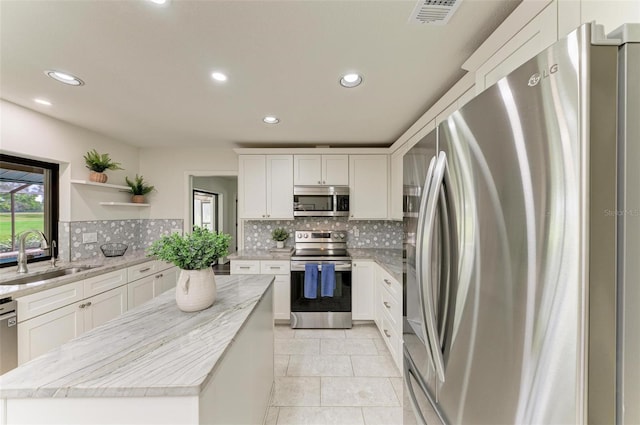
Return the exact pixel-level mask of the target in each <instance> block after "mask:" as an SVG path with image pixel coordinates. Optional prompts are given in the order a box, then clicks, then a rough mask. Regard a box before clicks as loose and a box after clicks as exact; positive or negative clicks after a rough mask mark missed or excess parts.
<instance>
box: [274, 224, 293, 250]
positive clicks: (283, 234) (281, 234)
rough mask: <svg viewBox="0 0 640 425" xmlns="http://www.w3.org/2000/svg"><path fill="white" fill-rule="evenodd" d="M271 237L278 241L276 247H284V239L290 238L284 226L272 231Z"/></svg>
mask: <svg viewBox="0 0 640 425" xmlns="http://www.w3.org/2000/svg"><path fill="white" fill-rule="evenodd" d="M271 238H272V239H273V240H274V241H276V248H284V241H286V240H287V239H289V232H287V230H286V229H285V228H284V227H276V228H275V229H273V231H272V232H271Z"/></svg>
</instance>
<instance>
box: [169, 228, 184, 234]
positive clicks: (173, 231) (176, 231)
mask: <svg viewBox="0 0 640 425" xmlns="http://www.w3.org/2000/svg"><path fill="white" fill-rule="evenodd" d="M174 233H177V234H179V235H181V234H182V229H171V234H172V235H173V234H174Z"/></svg>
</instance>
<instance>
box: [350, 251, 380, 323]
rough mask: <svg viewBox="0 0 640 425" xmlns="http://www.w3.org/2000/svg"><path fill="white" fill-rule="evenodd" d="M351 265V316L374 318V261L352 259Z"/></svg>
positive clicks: (360, 318) (356, 318)
mask: <svg viewBox="0 0 640 425" xmlns="http://www.w3.org/2000/svg"><path fill="white" fill-rule="evenodd" d="M351 267H352V268H351V318H352V319H353V320H374V295H375V284H376V281H375V267H376V263H374V262H373V261H353V263H352V264H351Z"/></svg>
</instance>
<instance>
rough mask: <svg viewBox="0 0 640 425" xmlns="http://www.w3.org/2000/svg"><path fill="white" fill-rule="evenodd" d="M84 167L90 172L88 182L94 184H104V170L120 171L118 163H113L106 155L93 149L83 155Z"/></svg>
mask: <svg viewBox="0 0 640 425" xmlns="http://www.w3.org/2000/svg"><path fill="white" fill-rule="evenodd" d="M84 162H85V163H86V167H87V168H88V169H89V170H91V173H89V180H90V181H92V182H96V183H106V182H107V175H106V174H105V173H104V171H105V170H122V169H123V168H121V167H120V163H119V162H113V161H112V160H111V157H110V156H109V154H108V153H103V154H99V153H98V151H96V150H95V149H92V150H90V151H89V152H87V153H86V154H85V155H84Z"/></svg>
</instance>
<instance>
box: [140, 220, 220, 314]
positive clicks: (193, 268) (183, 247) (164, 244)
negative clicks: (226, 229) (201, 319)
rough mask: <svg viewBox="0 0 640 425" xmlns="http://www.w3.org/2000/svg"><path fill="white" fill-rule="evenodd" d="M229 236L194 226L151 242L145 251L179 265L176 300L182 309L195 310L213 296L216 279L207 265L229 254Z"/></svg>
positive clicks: (210, 302)
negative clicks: (191, 228) (185, 232)
mask: <svg viewBox="0 0 640 425" xmlns="http://www.w3.org/2000/svg"><path fill="white" fill-rule="evenodd" d="M230 240H231V236H230V235H228V234H226V233H222V232H220V233H217V232H212V231H210V230H209V229H206V228H204V227H194V228H193V231H192V232H191V233H188V234H186V235H184V236H183V235H180V234H178V233H174V234H171V235H165V236H163V237H161V238H160V239H158V240H157V241H155V242H154V243H153V244H152V245H151V246H150V247H149V248H148V249H147V254H148V255H151V256H155V257H156V258H158V259H159V260H162V261H167V262H169V263H173V264H174V265H176V266H177V267H178V268H180V276H179V278H178V284H177V285H176V303H177V304H178V308H179V309H180V310H182V311H199V310H204V309H205V308H208V307H210V306H211V305H212V304H213V303H214V301H215V299H216V281H215V277H214V274H213V269H212V268H211V265H212V264H213V263H214V262H215V260H217V259H218V258H220V257H225V256H226V255H228V254H229V241H230Z"/></svg>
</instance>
